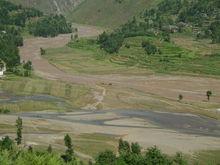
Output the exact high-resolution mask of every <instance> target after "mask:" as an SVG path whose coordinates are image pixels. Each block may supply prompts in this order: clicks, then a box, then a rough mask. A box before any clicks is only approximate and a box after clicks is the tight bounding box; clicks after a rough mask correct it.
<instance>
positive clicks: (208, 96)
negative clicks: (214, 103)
mask: <svg viewBox="0 0 220 165" xmlns="http://www.w3.org/2000/svg"><path fill="white" fill-rule="evenodd" d="M206 96H207V99H208V101H209V100H210V97H211V96H212V91H207V92H206Z"/></svg>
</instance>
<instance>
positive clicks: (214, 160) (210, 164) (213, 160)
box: [194, 150, 220, 165]
mask: <svg viewBox="0 0 220 165" xmlns="http://www.w3.org/2000/svg"><path fill="white" fill-rule="evenodd" d="M219 155H220V150H211V151H200V152H197V153H195V154H194V162H197V164H198V165H218V164H219V162H220V157H219Z"/></svg>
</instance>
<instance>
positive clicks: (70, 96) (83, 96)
mask: <svg viewBox="0 0 220 165" xmlns="http://www.w3.org/2000/svg"><path fill="white" fill-rule="evenodd" d="M0 91H3V94H2V95H0V99H3V100H7V99H9V100H10V98H11V97H15V101H8V102H7V101H5V102H4V101H1V105H0V108H3V109H9V110H12V111H35V110H38V111H39V110H68V109H73V108H80V107H83V106H86V105H87V104H89V103H91V102H92V101H93V99H92V94H91V89H90V88H89V87H86V86H84V85H76V84H69V83H64V82H60V81H50V80H44V79H40V78H37V77H32V78H25V77H17V76H14V75H7V76H6V78H5V79H2V80H0ZM38 95H44V96H45V99H44V98H43V99H33V100H32V99H31V98H30V99H26V98H25V97H24V96H38ZM47 96H48V98H47ZM50 96H52V98H51V97H50ZM16 98H21V99H18V100H17V99H16ZM47 99H48V100H47Z"/></svg>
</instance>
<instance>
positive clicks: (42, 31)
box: [28, 15, 72, 37]
mask: <svg viewBox="0 0 220 165" xmlns="http://www.w3.org/2000/svg"><path fill="white" fill-rule="evenodd" d="M28 28H29V32H30V34H32V35H34V36H42V37H48V36H50V37H55V36H57V35H58V34H65V33H71V32H72V27H71V24H69V23H67V21H66V19H65V17H64V16H63V15H50V16H45V17H42V18H39V19H37V20H36V21H32V22H30V23H29V25H28Z"/></svg>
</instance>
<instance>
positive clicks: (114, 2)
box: [68, 0, 158, 27]
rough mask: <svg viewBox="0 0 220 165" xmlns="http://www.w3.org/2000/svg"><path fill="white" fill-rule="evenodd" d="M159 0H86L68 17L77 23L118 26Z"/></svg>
mask: <svg viewBox="0 0 220 165" xmlns="http://www.w3.org/2000/svg"><path fill="white" fill-rule="evenodd" d="M157 1H158V0H138V1H137V0H122V1H121V2H119V1H118V0H85V1H84V2H83V3H82V4H80V5H79V6H78V7H77V8H76V9H75V10H73V11H72V12H69V13H68V18H69V19H70V20H71V21H73V22H77V23H82V24H91V25H98V26H104V27H117V26H119V25H121V24H123V23H125V22H127V21H128V20H129V19H131V18H132V17H133V16H135V15H138V14H139V13H140V12H141V11H143V10H144V9H146V8H148V7H150V6H152V5H153V4H155V3H156V2H157Z"/></svg>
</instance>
